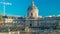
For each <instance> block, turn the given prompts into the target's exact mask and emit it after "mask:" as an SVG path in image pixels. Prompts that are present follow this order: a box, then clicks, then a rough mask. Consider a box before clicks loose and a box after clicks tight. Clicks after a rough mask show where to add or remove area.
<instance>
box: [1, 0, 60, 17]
mask: <svg viewBox="0 0 60 34" xmlns="http://www.w3.org/2000/svg"><path fill="white" fill-rule="evenodd" d="M0 2H4V1H3V0H0ZM5 2H10V3H12V5H6V15H18V16H26V15H27V12H28V11H27V9H28V7H29V6H30V5H31V2H32V0H5ZM34 3H35V5H36V7H38V10H39V11H38V12H39V14H38V15H39V16H43V17H45V16H49V15H60V0H34ZM3 6H4V5H3V4H1V3H0V12H1V13H2V15H3V14H4V7H3Z"/></svg>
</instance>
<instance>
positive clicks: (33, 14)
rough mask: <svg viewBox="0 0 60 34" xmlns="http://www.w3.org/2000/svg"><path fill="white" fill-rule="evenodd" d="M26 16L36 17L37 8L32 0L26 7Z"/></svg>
mask: <svg viewBox="0 0 60 34" xmlns="http://www.w3.org/2000/svg"><path fill="white" fill-rule="evenodd" d="M27 15H28V17H33V18H37V17H38V8H37V7H36V6H35V5H34V1H32V4H31V5H30V6H29V7H28V14H27Z"/></svg>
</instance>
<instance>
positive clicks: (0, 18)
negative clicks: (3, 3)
mask: <svg viewBox="0 0 60 34" xmlns="http://www.w3.org/2000/svg"><path fill="white" fill-rule="evenodd" d="M1 22H2V14H1V12H0V23H1Z"/></svg>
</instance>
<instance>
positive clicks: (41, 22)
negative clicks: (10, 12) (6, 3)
mask: <svg viewBox="0 0 60 34" xmlns="http://www.w3.org/2000/svg"><path fill="white" fill-rule="evenodd" d="M2 17H3V23H5V24H6V26H9V25H13V26H24V27H26V28H27V29H26V28H25V30H26V31H29V30H30V31H36V32H37V31H39V29H40V27H50V28H51V27H52V26H53V25H51V24H52V23H55V26H56V24H58V23H59V22H60V17H51V16H50V17H44V18H42V17H41V16H38V8H37V7H36V6H35V4H34V1H32V4H31V5H30V6H29V7H28V13H27V17H17V16H16V17H15V16H2Z"/></svg>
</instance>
